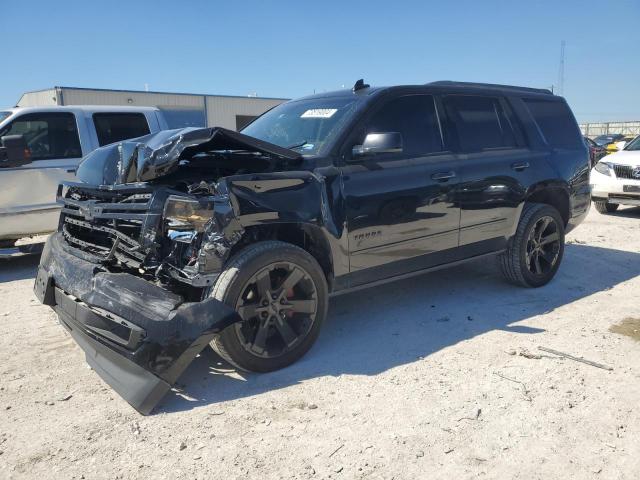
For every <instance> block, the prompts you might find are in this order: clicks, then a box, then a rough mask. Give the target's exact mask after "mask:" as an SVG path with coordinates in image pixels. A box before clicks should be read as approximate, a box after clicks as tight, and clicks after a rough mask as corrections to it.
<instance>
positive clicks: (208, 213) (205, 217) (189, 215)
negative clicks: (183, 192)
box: [163, 195, 213, 233]
mask: <svg viewBox="0 0 640 480" xmlns="http://www.w3.org/2000/svg"><path fill="white" fill-rule="evenodd" d="M163 216H164V220H165V222H166V225H167V229H169V230H178V231H185V230H188V231H194V232H198V233H201V232H204V229H205V226H206V225H207V223H209V222H210V221H211V218H212V216H213V203H211V202H207V201H205V200H197V199H194V198H188V197H180V196H178V195H171V196H170V197H169V198H168V199H167V201H166V202H165V204H164V214H163Z"/></svg>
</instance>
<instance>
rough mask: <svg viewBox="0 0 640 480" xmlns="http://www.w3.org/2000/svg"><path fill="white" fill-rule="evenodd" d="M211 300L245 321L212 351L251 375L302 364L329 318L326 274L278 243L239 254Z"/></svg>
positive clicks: (230, 329)
mask: <svg viewBox="0 0 640 480" xmlns="http://www.w3.org/2000/svg"><path fill="white" fill-rule="evenodd" d="M210 296H211V297H213V298H216V299H218V300H220V301H222V302H224V303H225V304H227V305H229V306H230V307H231V308H234V309H236V310H237V311H238V313H239V314H240V316H241V317H242V318H243V320H244V321H243V322H241V323H239V324H236V325H232V326H230V327H228V328H226V329H225V330H223V331H222V332H221V333H220V334H219V335H217V336H216V337H214V339H213V340H212V342H211V346H212V348H213V349H214V350H215V351H216V352H217V353H218V354H219V355H220V356H221V357H222V358H224V359H225V360H227V361H228V362H229V363H231V364H232V365H234V366H236V367H237V368H239V369H241V370H247V371H252V372H271V371H274V370H279V369H281V368H284V367H286V366H288V365H290V364H292V363H293V362H295V361H296V360H298V359H299V358H301V357H302V356H303V355H304V354H305V353H306V352H307V351H308V350H309V349H310V348H311V346H312V345H313V343H314V342H315V341H316V339H317V338H318V334H319V333H320V328H321V327H322V323H323V322H324V320H325V317H326V315H327V304H328V288H327V282H326V278H325V276H324V272H323V271H322V268H321V267H320V265H318V262H317V261H316V259H315V258H313V257H312V256H311V255H310V254H309V253H307V252H306V251H305V250H303V249H301V248H299V247H297V246H295V245H291V244H289V243H284V242H279V241H265V242H258V243H255V244H253V245H250V246H249V247H247V248H245V249H244V250H242V251H241V252H240V253H238V254H237V255H236V256H235V257H233V258H232V259H231V260H230V261H229V263H228V264H227V266H226V269H225V270H224V271H223V272H222V274H221V275H220V277H219V278H218V280H217V282H216V284H215V285H214V287H213V290H212V291H211V293H210Z"/></svg>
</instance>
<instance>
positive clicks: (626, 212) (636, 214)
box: [607, 206, 640, 218]
mask: <svg viewBox="0 0 640 480" xmlns="http://www.w3.org/2000/svg"><path fill="white" fill-rule="evenodd" d="M607 215H611V216H613V217H626V218H640V207H624V206H623V207H622V208H621V209H618V210H616V211H615V212H612V213H607Z"/></svg>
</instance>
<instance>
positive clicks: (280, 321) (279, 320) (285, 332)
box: [275, 317, 298, 346]
mask: <svg viewBox="0 0 640 480" xmlns="http://www.w3.org/2000/svg"><path fill="white" fill-rule="evenodd" d="M275 326H276V329H277V330H278V332H279V333H280V336H281V337H282V339H283V340H284V343H285V344H286V345H287V346H289V345H291V344H292V343H293V342H295V341H296V340H297V338H298V335H296V332H294V331H293V329H292V328H291V325H289V322H288V321H287V319H286V318H284V317H276V321H275Z"/></svg>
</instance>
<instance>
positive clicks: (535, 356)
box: [519, 348, 542, 360]
mask: <svg viewBox="0 0 640 480" xmlns="http://www.w3.org/2000/svg"><path fill="white" fill-rule="evenodd" d="M519 355H520V356H521V357H524V358H529V359H533V360H540V359H541V358H542V355H538V354H537V353H531V352H530V351H529V350H527V349H526V348H523V349H522V350H520V353H519Z"/></svg>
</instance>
